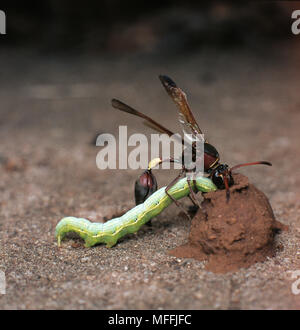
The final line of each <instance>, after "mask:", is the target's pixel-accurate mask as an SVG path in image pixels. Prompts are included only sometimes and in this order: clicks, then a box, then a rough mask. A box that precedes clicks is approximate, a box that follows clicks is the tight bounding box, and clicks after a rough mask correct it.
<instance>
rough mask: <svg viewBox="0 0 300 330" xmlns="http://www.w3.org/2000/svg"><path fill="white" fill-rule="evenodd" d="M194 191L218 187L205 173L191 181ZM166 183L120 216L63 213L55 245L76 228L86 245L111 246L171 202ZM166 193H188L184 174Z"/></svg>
mask: <svg viewBox="0 0 300 330" xmlns="http://www.w3.org/2000/svg"><path fill="white" fill-rule="evenodd" d="M190 183H191V187H192V189H193V190H194V191H201V192H209V191H215V190H217V187H216V186H215V185H214V183H213V182H212V181H211V180H210V179H209V178H206V177H198V178H197V179H196V180H195V183H196V184H194V182H193V181H191V182H190ZM165 189H166V187H163V188H160V189H159V190H157V191H156V192H155V193H153V194H152V195H151V196H150V197H148V199H147V200H146V201H145V202H144V203H142V204H139V205H137V206H135V207H134V208H132V209H131V210H129V211H128V212H127V213H125V214H124V215H122V216H121V217H119V218H114V219H111V220H109V221H107V222H106V223H92V222H90V221H89V220H86V219H83V218H75V217H66V218H63V219H62V220H60V221H59V223H58V224H57V226H56V235H55V236H56V238H57V245H58V246H60V244H61V240H62V239H63V237H64V236H65V235H66V234H67V233H68V232H75V233H77V234H78V235H79V236H80V237H81V238H83V239H84V241H85V246H86V247H91V246H93V245H96V244H99V243H105V244H106V247H112V246H114V245H115V244H116V243H117V241H118V240H119V239H120V238H121V237H123V236H125V235H127V234H130V233H135V232H137V231H138V230H139V229H140V227H141V226H142V225H144V224H145V223H146V222H147V221H149V220H151V219H152V218H153V217H155V216H157V215H158V214H160V213H161V212H162V211H163V210H164V209H165V208H167V207H168V206H169V205H170V204H171V203H172V199H171V198H170V197H168V196H167V194H166V193H165ZM168 192H169V194H170V195H171V196H172V197H173V198H174V199H175V200H179V199H181V198H183V197H185V196H187V195H188V194H189V193H190V189H189V186H188V183H187V178H183V179H181V180H180V181H178V182H177V183H176V184H175V185H174V186H173V187H172V188H171V189H170V190H169V191H168Z"/></svg>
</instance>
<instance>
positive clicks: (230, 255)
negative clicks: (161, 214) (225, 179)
mask: <svg viewBox="0 0 300 330" xmlns="http://www.w3.org/2000/svg"><path fill="white" fill-rule="evenodd" d="M234 181H235V184H234V185H233V186H232V187H231V188H230V200H229V202H228V203H227V202H226V196H225V192H224V190H219V191H216V192H211V193H207V194H203V197H204V200H203V202H202V204H201V206H202V208H201V209H199V210H198V212H197V213H196V215H195V217H194V218H193V220H192V224H191V231H190V234H189V239H188V243H187V244H185V245H183V246H180V247H177V248H175V249H173V250H171V251H170V254H172V255H174V256H176V257H180V258H195V259H197V260H206V261H207V263H206V269H207V270H210V271H213V272H216V273H226V272H229V271H236V270H238V269H239V268H242V267H244V268H247V267H249V266H251V265H252V264H254V263H256V262H262V261H264V260H265V259H266V257H268V256H269V257H272V256H274V254H275V250H276V247H275V243H274V237H275V235H276V233H278V232H280V231H281V230H287V229H288V227H287V226H285V225H283V224H281V223H280V222H278V221H276V220H275V217H274V214H273V211H272V208H271V205H270V203H269V201H268V199H267V197H266V196H265V194H264V193H263V192H261V191H260V190H258V189H257V188H256V187H255V186H254V185H252V184H250V183H249V181H248V178H247V177H246V176H244V175H241V174H235V175H234Z"/></svg>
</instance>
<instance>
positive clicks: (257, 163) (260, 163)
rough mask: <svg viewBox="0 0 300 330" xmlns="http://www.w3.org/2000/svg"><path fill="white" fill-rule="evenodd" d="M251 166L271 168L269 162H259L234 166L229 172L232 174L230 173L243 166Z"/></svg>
mask: <svg viewBox="0 0 300 330" xmlns="http://www.w3.org/2000/svg"><path fill="white" fill-rule="evenodd" d="M251 165H268V166H272V164H271V163H270V162H266V161H259V162H253V163H244V164H238V165H235V166H233V167H231V169H230V170H229V171H230V172H232V171H234V170H236V169H237V168H240V167H244V166H251Z"/></svg>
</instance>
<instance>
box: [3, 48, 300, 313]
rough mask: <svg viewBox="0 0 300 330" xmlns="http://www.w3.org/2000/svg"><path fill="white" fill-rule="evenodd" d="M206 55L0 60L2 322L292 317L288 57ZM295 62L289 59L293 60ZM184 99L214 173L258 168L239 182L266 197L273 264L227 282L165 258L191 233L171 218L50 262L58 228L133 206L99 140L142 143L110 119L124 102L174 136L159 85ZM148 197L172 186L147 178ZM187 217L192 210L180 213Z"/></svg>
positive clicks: (295, 237) (293, 81)
mask: <svg viewBox="0 0 300 330" xmlns="http://www.w3.org/2000/svg"><path fill="white" fill-rule="evenodd" d="M282 49H283V51H282V52H279V51H278V49H275V50H269V51H257V52H253V53H252V54H243V53H238V52H236V53H221V52H207V53H206V52H203V53H201V54H194V55H190V56H186V57H180V58H179V57H178V58H177V57H173V59H171V60H170V59H168V58H162V59H159V60H157V59H155V60H153V59H151V57H150V56H149V57H143V58H141V57H138V56H137V57H126V58H122V59H119V58H115V59H114V58H107V59H105V58H102V59H99V58H97V57H95V58H81V59H72V58H71V59H70V58H56V57H55V56H50V55H49V57H48V58H39V57H35V56H33V55H31V54H29V53H24V54H22V53H21V54H18V55H17V54H16V53H15V52H12V53H11V54H2V55H0V61H1V63H2V69H1V70H2V73H1V78H0V87H1V88H0V100H1V107H0V113H1V117H0V127H1V130H0V141H1V149H0V156H1V166H0V175H1V181H0V191H1V194H0V205H1V214H0V216H1V218H0V230H1V245H0V270H2V271H4V272H5V274H6V294H5V295H1V296H0V308H1V309H87V308H89V309H299V308H300V294H299V295H294V294H293V293H292V290H291V285H292V283H293V281H295V280H293V279H291V274H292V272H293V271H295V270H299V269H300V249H299V245H300V216H299V211H300V204H299V200H300V188H299V187H300V176H299V168H300V156H299V138H300V131H299V123H300V111H299V106H300V102H299V75H298V71H299V64H300V62H299V58H300V57H299V50H297V49H294V48H291V47H290V46H289V45H284V46H283V48H282ZM297 57H298V59H297ZM160 73H165V74H168V75H170V76H171V77H173V78H174V80H175V81H176V82H177V83H178V84H179V85H180V86H181V87H182V88H183V89H184V90H185V91H187V92H188V95H189V100H190V104H191V105H192V108H193V109H194V112H195V115H196V117H197V119H198V122H199V125H200V127H202V128H203V130H204V132H205V133H206V134H207V137H208V139H209V141H210V142H211V143H212V144H214V145H215V146H216V147H217V148H218V150H219V152H220V154H221V157H222V160H223V161H224V162H227V163H228V164H230V165H235V164H237V163H241V162H247V161H254V160H262V159H263V160H269V161H271V162H272V163H273V167H272V168H266V167H253V168H247V169H246V168H245V169H242V170H241V171H240V172H241V173H244V174H247V176H249V178H250V181H251V182H252V183H254V184H255V185H256V186H257V187H258V188H259V189H261V190H262V191H264V192H265V194H266V195H267V196H268V197H269V199H270V202H271V205H272V207H273V209H274V213H275V215H276V218H277V220H279V221H281V222H282V223H284V224H287V225H289V226H290V231H289V232H285V233H282V234H280V235H279V236H277V238H276V244H277V247H278V252H277V255H276V257H274V258H270V259H268V260H266V261H265V262H263V263H258V264H256V265H254V266H252V267H250V268H248V269H241V270H239V271H238V272H235V273H229V274H225V275H219V274H214V273H211V272H207V271H205V270H204V264H203V263H202V262H199V261H195V260H192V259H178V258H175V257H172V256H170V255H168V254H167V252H168V251H169V250H170V249H172V248H174V247H176V246H179V245H181V244H183V243H184V242H186V241H187V237H188V233H189V227H190V222H189V220H187V219H186V218H185V217H184V216H183V215H182V214H181V213H180V210H178V209H177V208H176V207H175V206H174V205H172V206H170V207H169V208H168V209H167V210H166V211H165V212H163V213H162V214H161V215H159V216H158V217H157V218H155V219H154V220H153V226H152V228H148V227H145V228H143V229H141V230H140V231H139V232H138V233H137V234H135V235H130V236H127V237H125V238H124V239H122V240H121V241H120V243H119V244H118V245H116V246H115V247H114V248H112V249H107V248H106V247H105V246H103V245H99V246H96V247H94V248H84V246H83V243H82V241H81V240H80V239H78V238H76V237H72V236H71V237H69V238H68V239H66V240H64V241H63V244H62V248H60V249H58V247H57V245H56V241H55V238H54V230H55V226H56V224H57V222H58V221H59V220H60V219H61V218H62V217H64V216H67V215H74V216H80V217H87V218H89V219H91V220H92V221H103V218H104V217H107V218H110V217H112V216H114V215H115V214H117V213H118V212H121V211H124V210H127V209H129V208H131V207H132V206H134V199H133V185H134V181H135V179H136V177H137V176H138V175H139V174H140V173H141V170H115V171H114V170H105V171H100V170H99V169H97V167H96V164H95V159H96V155H97V153H98V151H99V148H98V147H95V146H93V145H92V143H91V142H92V140H93V138H94V137H95V135H96V133H114V134H116V133H117V132H118V126H119V125H121V124H124V125H128V126H129V134H131V133H134V132H140V133H145V132H146V133H147V134H150V133H151V132H152V131H151V130H150V129H149V128H145V127H144V126H143V125H142V124H141V121H140V120H139V119H135V118H132V117H130V116H129V115H126V114H123V113H119V112H117V111H115V110H114V109H112V108H111V106H110V99H111V98H112V97H118V98H120V99H121V100H124V101H126V102H127V103H129V104H131V105H133V106H135V107H136V108H138V109H141V110H142V111H144V112H145V113H148V114H151V115H152V116H153V118H158V119H159V121H160V122H161V123H163V124H165V125H166V126H168V127H169V128H170V129H172V130H175V131H178V130H179V125H178V123H177V115H176V110H175V108H174V105H173V104H172V102H171V100H170V99H169V97H168V96H167V95H166V93H165V91H164V90H163V88H162V86H161V85H160V82H159V80H158V79H157V75H158V74H160ZM156 173H157V177H158V180H159V185H160V186H162V185H165V184H167V183H168V182H169V181H170V180H171V179H172V178H173V177H174V176H175V172H174V171H173V172H172V171H171V172H169V171H157V172H156ZM183 203H184V205H185V207H188V206H189V203H190V202H189V200H188V199H187V200H186V201H184V202H183Z"/></svg>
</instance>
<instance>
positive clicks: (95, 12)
mask: <svg viewBox="0 0 300 330" xmlns="http://www.w3.org/2000/svg"><path fill="white" fill-rule="evenodd" d="M293 2H294V1H248V2H247V1H246V2H237V1H216V0H214V1H201V2H200V1H196V0H191V1H185V2H182V1H179V0H173V1H171V0H166V1H150V2H149V1H138V0H130V1H126V2H125V1H121V0H106V1H105V0H104V1H94V0H90V1H87V2H85V3H84V4H83V3H82V1H79V0H73V1H69V0H67V1H57V0H45V1H37V0H29V1H26V3H22V2H21V3H20V2H16V1H15V2H14V1H1V9H2V10H4V11H5V12H6V14H7V36H6V37H5V38H2V40H1V43H2V45H1V47H2V46H3V44H4V45H7V46H11V47H25V48H32V49H34V50H35V51H37V52H39V53H41V54H47V53H48V52H51V53H54V52H59V53H68V54H91V53H96V54H99V55H101V54H104V53H110V54H118V55H121V54H126V53H133V52H139V53H146V52H148V53H152V54H157V53H159V54H162V53H164V54H174V52H181V53H188V52H194V51H199V50H201V49H203V48H206V47H212V48H218V49H230V48H234V47H235V48H244V47H252V48H255V49H256V48H257V47H258V46H261V45H265V43H266V42H269V43H270V42H273V41H274V40H280V39H286V38H287V35H288V31H289V30H290V13H291V8H292V7H293V6H296V7H297V5H296V4H295V3H293Z"/></svg>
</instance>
